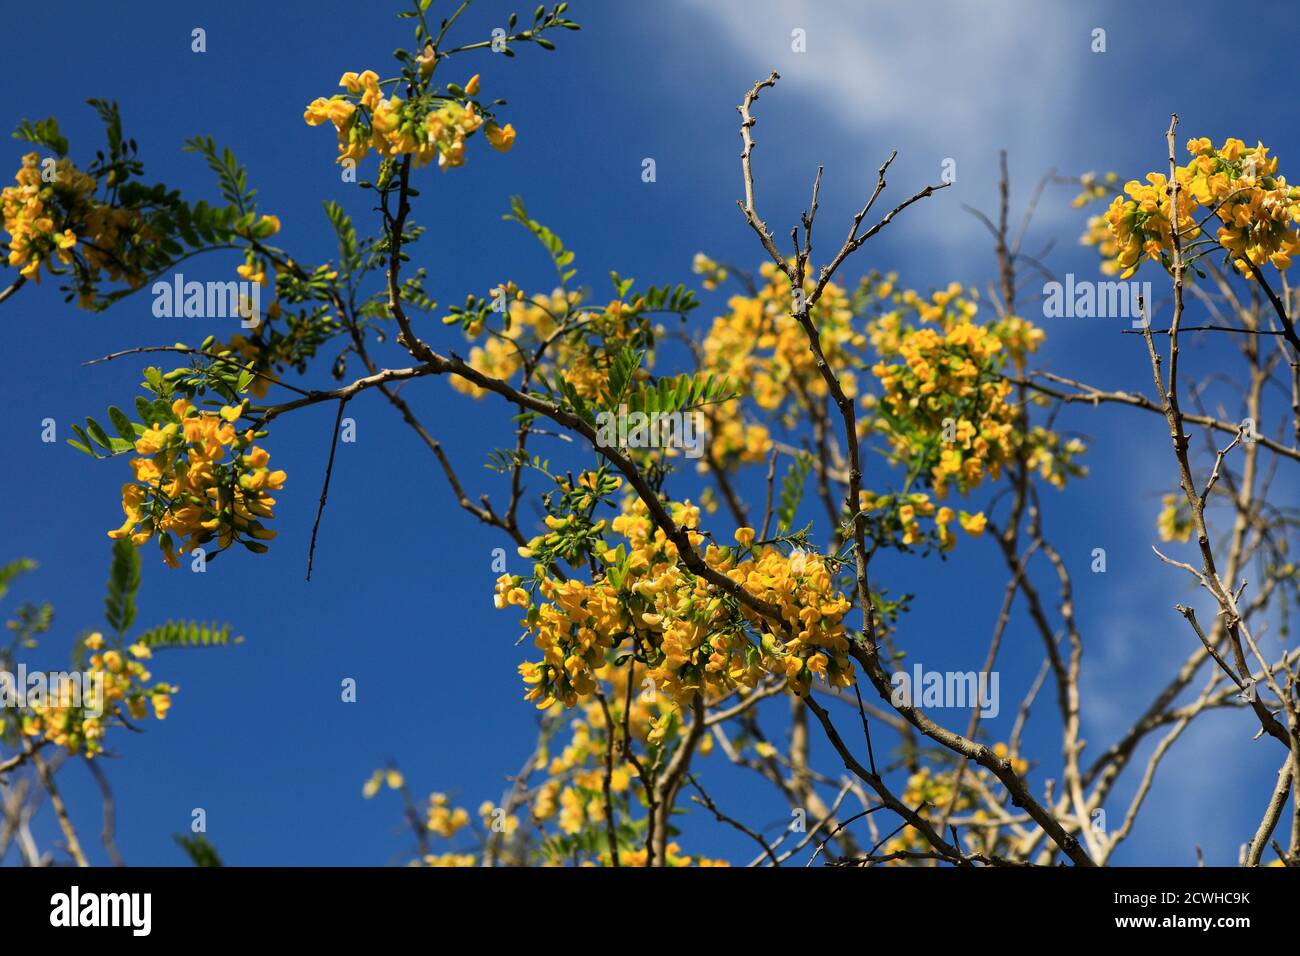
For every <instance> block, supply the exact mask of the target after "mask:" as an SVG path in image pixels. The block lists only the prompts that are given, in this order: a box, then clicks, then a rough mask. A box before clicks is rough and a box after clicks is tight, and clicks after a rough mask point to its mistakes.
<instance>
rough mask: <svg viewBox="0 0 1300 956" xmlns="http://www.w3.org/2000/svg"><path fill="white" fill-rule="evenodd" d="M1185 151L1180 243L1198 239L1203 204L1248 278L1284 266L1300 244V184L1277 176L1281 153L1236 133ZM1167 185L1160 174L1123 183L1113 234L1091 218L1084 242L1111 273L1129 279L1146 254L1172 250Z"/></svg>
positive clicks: (1110, 226)
mask: <svg viewBox="0 0 1300 956" xmlns="http://www.w3.org/2000/svg"><path fill="white" fill-rule="evenodd" d="M1187 151H1188V152H1189V153H1190V154H1191V156H1192V158H1191V160H1190V161H1189V162H1188V163H1187V164H1186V165H1184V166H1179V167H1177V169H1176V171H1175V179H1176V180H1177V182H1178V184H1179V186H1180V187H1181V188H1180V190H1179V203H1178V210H1177V216H1176V218H1177V228H1178V230H1179V233H1180V238H1181V241H1182V244H1183V246H1184V247H1187V246H1188V244H1189V243H1191V242H1192V241H1193V240H1195V239H1196V238H1197V237H1198V236H1200V234H1201V230H1200V228H1199V226H1198V224H1197V221H1196V214H1197V212H1198V210H1201V209H1202V208H1204V209H1205V210H1206V215H1205V217H1204V218H1206V219H1208V218H1211V217H1213V218H1215V219H1217V220H1218V222H1219V224H1220V225H1219V229H1218V230H1217V233H1216V235H1215V241H1217V243H1218V244H1219V246H1221V247H1222V248H1224V249H1227V250H1228V251H1229V252H1231V253H1232V254H1233V265H1234V267H1235V268H1236V269H1237V270H1238V271H1240V272H1241V273H1242V274H1243V275H1246V276H1250V275H1252V266H1253V267H1255V268H1258V267H1261V266H1263V265H1265V264H1266V263H1271V264H1272V265H1273V266H1275V267H1276V268H1278V269H1282V270H1284V269H1287V268H1288V267H1289V266H1290V265H1291V258H1292V256H1293V255H1295V253H1296V251H1297V250H1298V249H1300V230H1297V228H1296V224H1297V223H1300V189H1297V188H1295V187H1292V186H1288V185H1287V182H1286V179H1285V178H1284V177H1282V176H1279V175H1277V166H1278V162H1277V157H1274V156H1269V155H1268V147H1267V146H1264V145H1263V144H1262V143H1258V144H1256V145H1255V146H1253V147H1248V146H1246V144H1245V143H1243V142H1242V141H1241V140H1239V139H1235V138H1228V139H1226V140H1224V143H1223V145H1222V146H1220V147H1218V148H1215V146H1214V145H1213V144H1212V143H1211V142H1210V140H1209V139H1207V138H1205V137H1199V138H1194V139H1189V140H1188V141H1187ZM1168 188H1169V181H1168V177H1166V176H1164V175H1162V174H1160V173H1148V174H1147V177H1146V183H1142V182H1139V181H1137V180H1132V181H1130V182H1128V183H1125V185H1124V195H1120V196H1116V197H1115V199H1114V200H1113V201H1112V202H1111V205H1110V208H1109V209H1108V210H1107V211H1106V214H1105V216H1104V217H1103V222H1104V224H1105V228H1106V230H1107V231H1108V232H1109V236H1108V237H1107V236H1106V235H1105V234H1103V232H1102V227H1101V224H1100V223H1098V222H1097V221H1096V220H1090V221H1089V224H1088V230H1087V232H1086V233H1085V234H1084V239H1083V241H1084V242H1085V243H1086V244H1089V245H1098V246H1099V247H1100V252H1101V254H1102V256H1103V257H1105V258H1106V260H1107V261H1108V264H1109V268H1107V266H1103V268H1106V271H1108V272H1112V273H1113V272H1119V273H1120V276H1121V278H1125V279H1127V278H1128V277H1129V276H1131V275H1133V273H1134V272H1136V271H1137V268H1138V266H1139V265H1141V262H1142V259H1143V258H1147V259H1156V260H1158V259H1160V258H1161V256H1162V255H1168V254H1170V253H1171V252H1172V250H1173V228H1174V227H1173V226H1172V225H1171V216H1170V208H1169V196H1168ZM1085 196H1087V191H1086V190H1085ZM1081 198H1082V197H1081ZM1089 198H1091V197H1089ZM1085 201H1086V199H1085Z"/></svg>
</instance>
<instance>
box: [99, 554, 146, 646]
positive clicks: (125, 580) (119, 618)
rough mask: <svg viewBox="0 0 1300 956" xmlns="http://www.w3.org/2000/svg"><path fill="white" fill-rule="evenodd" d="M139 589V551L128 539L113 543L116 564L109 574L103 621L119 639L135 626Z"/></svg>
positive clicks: (113, 562)
mask: <svg viewBox="0 0 1300 956" xmlns="http://www.w3.org/2000/svg"><path fill="white" fill-rule="evenodd" d="M139 590H140V552H139V551H138V550H136V547H135V545H133V544H132V543H131V542H130V541H129V540H128V539H126V538H120V539H119V540H117V541H114V542H113V561H112V564H111V565H110V566H109V572H108V596H107V597H105V598H104V619H105V620H106V621H108V626H109V627H111V628H112V629H113V630H114V631H116V632H117V634H118V635H119V636H121V635H123V634H125V633H126V632H127V631H128V630H130V629H131V625H132V624H134V623H135V610H136V608H135V595H136V592H137V591H139Z"/></svg>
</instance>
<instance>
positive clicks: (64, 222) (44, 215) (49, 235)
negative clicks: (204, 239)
mask: <svg viewBox="0 0 1300 956" xmlns="http://www.w3.org/2000/svg"><path fill="white" fill-rule="evenodd" d="M41 166H42V164H41V159H40V157H39V156H38V155H37V154H36V153H28V154H27V155H25V156H24V157H23V162H22V166H21V167H19V169H18V172H17V173H16V174H15V176H14V180H15V182H16V183H17V185H16V186H7V187H5V189H4V190H2V191H0V210H2V211H3V216H4V231H5V232H7V233H8V234H9V236H10V239H9V258H8V263H9V265H10V266H11V267H13V268H16V269H18V274H19V275H21V276H23V277H24V278H28V279H32V280H34V281H36V282H39V281H40V279H41V271H40V270H41V266H42V265H46V266H47V267H48V268H49V269H51V270H53V269H54V268H55V264H56V263H60V264H62V265H68V264H70V263H71V262H72V261H73V253H74V250H75V251H78V252H80V253H81V255H82V257H83V259H84V261H85V263H86V265H87V267H88V269H89V270H90V273H91V283H92V285H86V284H84V283H83V284H82V287H81V297H80V302H79V304H80V305H82V306H88V305H90V304H91V302H93V301H94V293H93V280H94V277H97V276H98V274H99V273H100V272H101V271H102V272H105V273H107V274H108V276H109V277H110V278H111V279H113V280H118V279H124V280H125V281H126V282H127V283H128V284H129V285H131V286H132V287H133V288H134V287H136V286H138V285H140V284H141V283H142V282H143V281H144V276H143V275H142V274H140V273H139V272H137V271H134V270H130V269H128V268H127V267H126V266H125V265H124V263H123V257H121V256H119V255H118V254H117V252H118V249H119V246H120V245H121V244H122V243H123V241H124V239H125V238H126V237H127V234H128V233H135V232H139V236H138V237H137V238H156V237H150V236H147V235H146V231H144V230H140V216H139V214H138V213H136V212H134V211H132V210H129V209H124V208H122V207H120V206H114V205H110V204H107V203H101V202H99V201H97V200H96V199H95V197H94V193H95V189H96V188H97V186H98V184H97V183H96V181H95V178H94V177H93V176H91V175H89V174H87V173H84V172H82V171H81V170H79V169H77V168H76V167H75V166H74V165H73V164H72V160H70V159H68V158H67V157H66V156H65V157H62V158H60V159H58V160H54V161H53V167H52V176H51V179H50V181H49V182H46V181H45V180H44V179H43V178H42V175H41V171H42V170H41Z"/></svg>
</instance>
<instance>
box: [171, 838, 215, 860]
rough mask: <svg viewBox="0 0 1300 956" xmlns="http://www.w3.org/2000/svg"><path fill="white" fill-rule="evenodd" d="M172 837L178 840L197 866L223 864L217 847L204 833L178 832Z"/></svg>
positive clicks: (177, 842) (179, 844)
mask: <svg viewBox="0 0 1300 956" xmlns="http://www.w3.org/2000/svg"><path fill="white" fill-rule="evenodd" d="M172 839H173V840H175V841H176V845H177V846H179V847H180V848H181V849H182V850H184V851H185V855H186V856H188V857H189V858H190V862H191V863H193V864H194V865H195V866H204V867H207V866H221V865H222V863H221V857H220V856H218V855H217V848H216V847H214V846H213V845H212V844H211V843H210V842H209V841H208V838H207V837H206V836H204V835H203V834H202V833H199V834H194V835H190V834H188V833H177V834H176V835H175V836H173V837H172Z"/></svg>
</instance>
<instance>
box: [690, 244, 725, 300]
mask: <svg viewBox="0 0 1300 956" xmlns="http://www.w3.org/2000/svg"><path fill="white" fill-rule="evenodd" d="M691 269H692V270H693V271H694V272H695V274H696V275H699V276H703V278H702V279H701V280H700V284H701V285H702V286H704V288H706V289H708V290H709V291H712V290H714V289H716V288H717V287H718V286H720V285H722V283H724V282H726V281H727V268H726V266H722V265H719V264H718V263H716V262H714V261H713V260H712V259H710V258H709V257H708V256H706V255H705V254H704V253H702V252H697V253H695V258H694V260H692V262H691Z"/></svg>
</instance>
